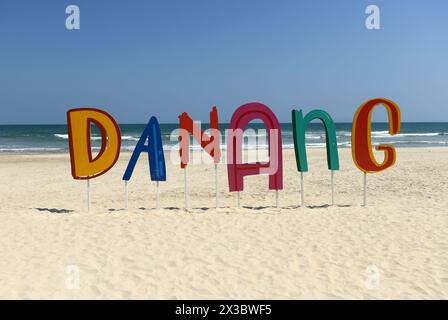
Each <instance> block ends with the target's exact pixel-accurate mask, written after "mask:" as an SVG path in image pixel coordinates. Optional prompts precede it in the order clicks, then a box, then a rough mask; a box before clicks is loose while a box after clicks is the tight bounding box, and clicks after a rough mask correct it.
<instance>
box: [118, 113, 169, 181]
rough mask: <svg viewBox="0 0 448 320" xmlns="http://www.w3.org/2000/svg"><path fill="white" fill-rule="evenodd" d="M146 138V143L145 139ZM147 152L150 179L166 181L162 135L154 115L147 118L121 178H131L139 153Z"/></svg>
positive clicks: (126, 179)
mask: <svg viewBox="0 0 448 320" xmlns="http://www.w3.org/2000/svg"><path fill="white" fill-rule="evenodd" d="M147 140H148V145H146V144H145V143H146V141H147ZM142 152H147V153H148V160H149V172H150V174H151V180H152V181H166V166H165V156H164V154H163V145H162V136H161V134H160V126H159V122H158V121H157V118H156V117H151V119H149V122H148V125H147V126H146V128H145V130H143V133H142V135H141V137H140V140H139V141H138V142H137V145H136V146H135V149H134V152H133V153H132V156H131V159H130V160H129V163H128V166H127V168H126V171H125V173H124V175H123V180H125V181H128V180H129V179H131V176H132V172H133V171H134V167H135V164H136V163H137V160H138V158H139V157H140V153H142Z"/></svg>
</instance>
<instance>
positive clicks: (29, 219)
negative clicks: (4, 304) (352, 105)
mask: <svg viewBox="0 0 448 320" xmlns="http://www.w3.org/2000/svg"><path fill="white" fill-rule="evenodd" d="M339 152H340V160H341V170H340V171H339V172H336V173H335V182H336V189H335V190H336V205H335V206H329V204H330V201H331V198H330V172H329V171H328V170H327V168H326V162H325V159H326V157H325V149H312V150H309V151H308V157H309V159H308V161H309V168H310V171H309V172H308V173H306V174H305V201H306V205H307V207H301V206H300V193H299V187H300V176H299V173H298V172H297V170H296V165H295V159H294V152H293V150H284V151H283V156H284V190H283V191H282V192H281V193H280V208H276V207H275V193H274V192H272V191H268V190H267V176H252V177H248V178H246V179H245V191H244V192H243V193H242V194H241V205H242V207H241V208H237V207H236V204H237V202H236V195H235V194H231V193H229V192H228V184H227V170H226V166H225V165H219V189H220V193H219V194H220V199H219V201H220V207H219V208H218V209H215V208H214V205H215V198H214V195H215V192H214V171H213V165H212V164H205V165H202V166H200V165H192V166H190V167H189V178H190V179H189V185H190V189H191V191H190V206H191V209H190V210H188V212H185V211H184V210H183V204H184V189H183V183H184V180H183V171H182V170H181V169H180V168H179V166H178V165H174V164H172V163H170V161H167V174H168V181H167V182H166V183H162V184H161V205H162V207H163V208H162V209H160V210H156V209H155V208H154V207H155V191H156V187H155V183H153V182H151V181H150V179H149V173H148V162H147V159H146V157H144V158H141V159H140V161H139V162H138V165H137V167H136V170H135V172H134V176H133V178H132V180H131V182H130V184H129V208H128V210H124V209H123V207H124V184H123V182H122V180H121V176H122V174H123V172H124V169H125V167H126V165H127V160H128V159H129V157H130V154H129V153H122V154H121V156H120V159H119V161H118V163H117V164H116V166H115V167H114V168H113V169H112V170H111V171H109V172H108V173H106V174H105V175H103V176H101V177H98V178H97V179H94V180H92V182H91V186H92V209H91V211H90V212H87V210H86V182H85V181H76V180H73V179H72V177H71V175H70V161H69V157H68V154H53V155H5V154H3V155H0V175H1V181H2V183H1V187H0V188H1V189H0V191H1V200H0V216H1V219H2V223H1V226H0V239H1V242H0V254H1V256H2V259H1V260H0V298H2V299H15V298H18V299H60V298H63V299H79V298H83V299H103V298H104V299H113V298H118V299H314V298H318V299H447V298H448V258H447V252H448V232H447V230H448V209H447V207H448V196H447V195H448V183H447V181H448V171H447V170H446V168H447V167H448V148H415V149H412V148H406V149H397V163H396V165H395V166H394V167H392V168H391V169H389V170H386V171H384V172H382V173H378V174H373V175H369V176H368V185H369V194H368V206H367V208H364V207H362V206H361V203H362V173H361V172H360V171H358V169H356V167H355V166H354V164H353V162H352V159H351V151H350V149H340V150H339ZM380 160H381V159H380Z"/></svg>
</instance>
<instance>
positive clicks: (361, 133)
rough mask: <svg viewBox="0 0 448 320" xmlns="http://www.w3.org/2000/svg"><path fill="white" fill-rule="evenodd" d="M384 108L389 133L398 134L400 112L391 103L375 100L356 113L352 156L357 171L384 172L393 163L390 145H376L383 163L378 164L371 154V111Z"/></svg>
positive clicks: (393, 152) (393, 158) (380, 99)
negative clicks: (382, 154) (382, 106)
mask: <svg viewBox="0 0 448 320" xmlns="http://www.w3.org/2000/svg"><path fill="white" fill-rule="evenodd" d="M378 104H382V105H384V107H386V109H387V112H388V115H389V133H390V134H391V135H395V134H397V133H399V132H400V125H401V112H400V108H399V107H398V105H396V104H395V103H394V102H393V101H391V100H388V99H384V98H377V99H372V100H369V101H367V102H365V103H364V104H362V105H361V106H360V107H359V108H358V110H357V111H356V114H355V117H354V119H353V127H352V156H353V161H354V162H355V164H356V166H357V167H358V168H359V170H361V171H364V172H368V173H374V172H379V171H382V170H385V169H387V168H389V167H391V166H393V165H394V163H395V158H396V152H395V148H394V147H392V146H391V145H381V144H380V145H378V146H377V147H376V150H379V151H384V161H383V163H378V162H377V161H376V160H375V156H374V155H373V152H372V141H371V137H370V133H371V126H372V123H371V118H372V111H373V109H374V108H375V107H376V106H377V105H378Z"/></svg>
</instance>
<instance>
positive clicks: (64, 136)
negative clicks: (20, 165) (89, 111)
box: [54, 133, 139, 141]
mask: <svg viewBox="0 0 448 320" xmlns="http://www.w3.org/2000/svg"><path fill="white" fill-rule="evenodd" d="M54 136H55V137H57V138H60V139H63V140H68V134H63V133H55V134H54ZM91 139H92V140H101V137H100V136H92V137H91ZM121 140H124V141H138V140H139V138H136V137H133V136H121Z"/></svg>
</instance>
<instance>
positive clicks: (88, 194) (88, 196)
mask: <svg viewBox="0 0 448 320" xmlns="http://www.w3.org/2000/svg"><path fill="white" fill-rule="evenodd" d="M87 211H90V179H87Z"/></svg>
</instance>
